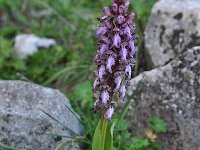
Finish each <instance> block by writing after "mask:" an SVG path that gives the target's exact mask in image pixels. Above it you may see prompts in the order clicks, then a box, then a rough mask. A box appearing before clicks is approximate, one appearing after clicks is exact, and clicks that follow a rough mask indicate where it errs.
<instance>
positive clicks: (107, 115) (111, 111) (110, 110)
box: [104, 107, 114, 121]
mask: <svg viewBox="0 0 200 150" xmlns="http://www.w3.org/2000/svg"><path fill="white" fill-rule="evenodd" d="M113 114H114V108H113V107H109V108H108V109H107V111H106V113H105V114H104V118H105V119H106V120H110V121H111V118H112V116H113Z"/></svg>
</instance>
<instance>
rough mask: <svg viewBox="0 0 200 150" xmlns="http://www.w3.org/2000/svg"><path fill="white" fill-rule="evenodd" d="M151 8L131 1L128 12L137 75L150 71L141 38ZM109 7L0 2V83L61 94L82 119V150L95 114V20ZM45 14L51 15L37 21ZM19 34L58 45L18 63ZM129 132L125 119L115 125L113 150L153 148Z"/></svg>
mask: <svg viewBox="0 0 200 150" xmlns="http://www.w3.org/2000/svg"><path fill="white" fill-rule="evenodd" d="M155 2H156V0H139V1H138V0H133V1H132V5H131V8H130V9H131V10H135V12H136V14H137V17H136V24H137V31H136V32H137V33H138V34H139V36H140V39H141V40H140V41H139V43H140V46H139V53H138V57H137V62H138V64H137V67H136V70H135V72H136V74H137V73H139V72H141V71H144V70H148V69H149V68H150V66H149V65H148V64H149V63H148V58H147V57H146V51H145V49H144V42H143V38H142V37H143V32H144V28H145V25H146V23H147V20H148V16H149V13H150V10H151V7H152V5H153V4H154V3H155ZM109 4H110V1H109V0H0V18H1V19H0V27H1V29H0V72H1V73H0V79H4V80H5V79H13V80H14V79H21V80H30V81H33V82H35V83H37V84H41V85H45V86H49V87H53V88H58V89H60V90H61V91H62V92H63V93H64V94H65V95H66V96H67V97H68V98H69V99H70V101H71V104H72V106H73V108H74V109H75V110H76V112H77V113H78V114H79V115H80V117H81V120H82V122H83V125H84V131H85V135H84V137H85V140H86V141H88V142H85V143H84V145H83V149H87V150H88V149H91V141H92V137H93V134H94V131H95V128H96V125H97V122H98V119H97V118H99V115H98V114H94V113H93V112H92V111H91V108H92V104H93V102H94V100H93V95H92V81H93V78H94V76H93V69H94V65H93V57H94V54H95V51H96V49H97V46H96V44H95V41H96V36H95V31H96V30H97V28H98V21H97V20H96V18H97V17H100V16H101V15H102V7H103V6H108V5H109ZM44 10H45V11H48V12H50V14H48V15H44V16H41V15H40V13H41V12H42V11H44ZM21 33H34V34H36V35H38V36H44V37H49V38H54V39H55V40H56V42H57V45H56V46H53V47H51V48H49V49H45V50H44V49H43V50H41V51H40V52H38V53H36V54H34V55H32V56H30V57H28V58H27V59H26V60H20V59H18V58H15V57H13V56H12V55H13V52H14V49H13V42H14V38H15V36H16V35H18V34H21ZM116 117H119V116H116ZM130 126H131V125H130V124H129V123H128V122H127V121H125V120H124V119H122V120H121V121H120V123H119V124H118V125H117V127H116V131H115V133H114V134H115V136H114V137H115V138H114V147H115V149H117V150H119V149H120V150H127V149H130V148H131V147H134V145H133V143H134V142H135V143H136V144H138V145H139V146H140V145H141V144H143V146H144V145H145V146H146V147H148V146H149V147H150V145H152V144H151V143H149V141H148V140H147V139H142V138H139V139H135V137H133V135H131V134H130V133H129V132H128V128H129V127H130ZM133 138H134V139H133ZM130 141H133V142H132V143H131V142H130ZM142 141H143V143H142ZM147 141H148V142H147Z"/></svg>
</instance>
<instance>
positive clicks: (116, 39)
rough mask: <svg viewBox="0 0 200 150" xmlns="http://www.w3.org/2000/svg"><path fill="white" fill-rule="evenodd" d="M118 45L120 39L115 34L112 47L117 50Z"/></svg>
mask: <svg viewBox="0 0 200 150" xmlns="http://www.w3.org/2000/svg"><path fill="white" fill-rule="evenodd" d="M120 44H121V37H120V36H119V34H115V36H114V43H113V45H114V46H115V47H117V48H118V47H119V46H120Z"/></svg>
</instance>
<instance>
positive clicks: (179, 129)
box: [128, 47, 200, 150]
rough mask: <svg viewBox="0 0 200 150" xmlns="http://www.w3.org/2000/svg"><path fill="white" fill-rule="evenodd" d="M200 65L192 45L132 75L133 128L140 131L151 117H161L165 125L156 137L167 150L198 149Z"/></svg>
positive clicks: (199, 50)
mask: <svg viewBox="0 0 200 150" xmlns="http://www.w3.org/2000/svg"><path fill="white" fill-rule="evenodd" d="M199 68H200V47H194V48H192V49H189V50H187V51H186V52H185V53H184V54H183V55H181V56H179V57H177V58H176V59H174V60H173V61H171V62H170V63H168V64H167V65H165V66H161V67H158V68H156V69H153V70H151V71H148V72H144V73H142V74H140V75H139V76H137V77H136V78H134V79H133V80H132V81H131V87H130V89H129V91H128V94H129V95H130V96H132V97H133V99H134V108H136V112H137V113H136V115H135V117H134V120H133V128H132V131H133V132H134V133H135V132H136V133H137V134H141V133H143V132H144V131H142V130H143V129H144V128H146V127H147V120H148V119H149V118H150V117H152V116H156V117H160V118H162V119H163V120H165V121H166V122H167V124H168V132H167V133H166V134H164V135H161V136H160V137H159V138H158V140H160V142H161V143H162V144H163V145H164V146H165V149H166V150H200V69H199ZM136 89H137V90H136ZM135 90H136V92H134V94H133V91H135ZM130 112H131V111H130Z"/></svg>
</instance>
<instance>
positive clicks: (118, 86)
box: [114, 76, 122, 92]
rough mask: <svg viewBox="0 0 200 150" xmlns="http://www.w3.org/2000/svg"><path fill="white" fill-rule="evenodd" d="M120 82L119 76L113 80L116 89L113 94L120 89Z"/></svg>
mask: <svg viewBox="0 0 200 150" xmlns="http://www.w3.org/2000/svg"><path fill="white" fill-rule="evenodd" d="M121 82H122V77H121V76H117V77H116V78H115V85H116V87H115V89H114V91H115V92H116V91H117V90H118V89H119V88H120V84H121Z"/></svg>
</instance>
